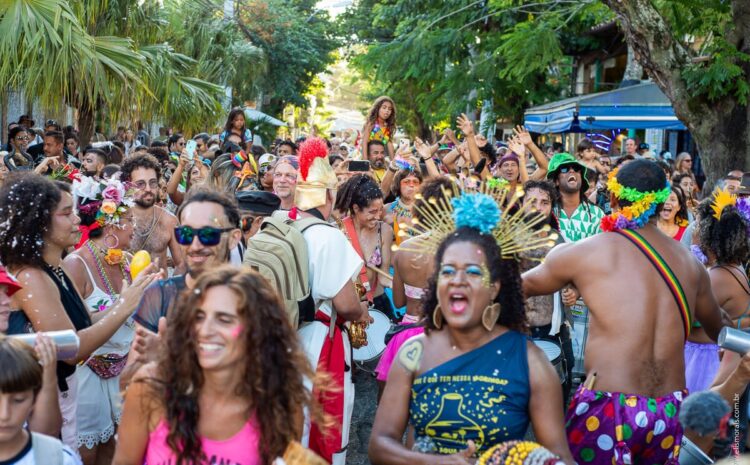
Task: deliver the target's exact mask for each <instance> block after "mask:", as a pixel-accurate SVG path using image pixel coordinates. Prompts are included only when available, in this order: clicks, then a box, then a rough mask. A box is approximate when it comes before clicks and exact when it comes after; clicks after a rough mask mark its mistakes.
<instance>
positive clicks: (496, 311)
mask: <svg viewBox="0 0 750 465" xmlns="http://www.w3.org/2000/svg"><path fill="white" fill-rule="evenodd" d="M499 316H500V304H499V303H497V302H495V303H494V304H492V305H488V306H487V307H486V308H485V309H484V311H483V312H482V326H484V329H486V330H487V331H492V328H494V327H495V324H496V323H497V318H498V317H499Z"/></svg>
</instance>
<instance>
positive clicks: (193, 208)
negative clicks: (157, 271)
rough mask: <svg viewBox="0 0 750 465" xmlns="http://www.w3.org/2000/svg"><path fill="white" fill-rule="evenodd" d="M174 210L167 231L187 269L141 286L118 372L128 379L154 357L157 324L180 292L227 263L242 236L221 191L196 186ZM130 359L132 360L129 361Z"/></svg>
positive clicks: (161, 325)
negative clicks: (123, 365) (127, 346)
mask: <svg viewBox="0 0 750 465" xmlns="http://www.w3.org/2000/svg"><path fill="white" fill-rule="evenodd" d="M177 216H178V218H179V220H180V225H179V226H178V225H175V227H173V228H172V230H171V232H172V233H173V235H174V238H175V240H176V241H177V242H178V243H179V244H180V248H181V249H182V253H183V254H184V255H185V257H186V262H187V273H186V274H184V275H177V276H173V277H171V278H169V279H163V280H160V281H157V282H155V283H153V284H152V285H150V286H149V287H147V288H146V290H145V291H144V292H143V297H142V298H141V302H140V304H138V309H137V310H136V312H135V315H134V316H133V319H134V320H135V322H136V335H135V338H134V339H133V344H132V349H133V350H134V351H135V352H131V353H134V354H136V355H135V356H134V357H130V358H128V368H127V370H126V372H125V371H124V372H123V375H122V377H123V378H126V379H125V381H121V382H124V383H127V380H128V379H129V378H130V377H131V376H132V374H133V373H135V372H136V371H137V370H138V368H139V367H140V365H142V364H144V363H148V362H150V361H152V360H153V359H154V357H155V356H156V355H157V354H158V352H159V347H158V344H159V336H158V333H159V331H160V330H163V329H164V328H165V326H164V325H165V324H167V322H166V321H164V322H161V321H160V320H161V319H162V318H166V319H168V315H169V314H170V312H172V311H173V309H174V307H175V304H176V302H177V298H178V297H179V294H180V292H181V291H182V290H184V289H188V290H190V289H193V286H195V283H196V281H197V279H198V276H200V274H201V273H203V272H204V271H206V270H209V269H212V268H215V267H217V266H220V265H223V264H225V263H229V259H230V254H231V251H232V250H234V249H235V248H236V247H237V246H238V245H239V243H240V241H241V240H242V232H241V231H240V228H239V227H238V226H239V224H240V211H239V209H238V208H237V204H236V203H235V201H234V199H232V198H230V197H228V196H227V195H226V194H222V193H219V192H215V191H211V190H208V189H201V190H198V191H196V192H195V193H193V194H192V195H191V196H190V197H188V198H186V199H185V201H184V202H183V204H182V205H180V208H179V210H177ZM131 359H132V363H131Z"/></svg>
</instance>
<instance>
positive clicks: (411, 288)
mask: <svg viewBox="0 0 750 465" xmlns="http://www.w3.org/2000/svg"><path fill="white" fill-rule="evenodd" d="M454 186H455V184H454V182H453V181H452V180H451V179H450V178H448V177H446V176H441V177H438V178H432V179H429V180H427V181H425V183H424V184H422V188H421V190H420V196H419V199H417V200H416V201H415V205H416V206H418V207H423V206H424V205H425V204H426V203H427V202H430V201H431V200H432V201H433V202H435V201H438V200H439V199H441V198H442V197H443V192H453V189H454ZM423 215H424V213H423V208H415V209H414V215H413V218H414V219H415V220H416V221H417V224H419V223H421V222H424V220H425V218H424V216H423ZM424 234H429V232H428V231H423V234H422V235H419V236H416V237H413V238H411V239H409V240H407V241H404V242H403V243H402V244H401V247H399V249H398V250H397V251H395V252H394V253H393V261H392V264H393V303H395V304H396V307H398V308H401V307H404V306H406V313H405V314H404V317H403V319H402V320H401V324H400V325H399V326H398V327H397V328H396V332H395V334H394V335H393V336H392V338H391V339H390V341H388V345H387V346H386V348H385V351H383V355H382V356H381V357H380V361H378V366H377V368H375V373H377V379H378V389H379V392H380V393H381V394H382V391H383V388H384V387H385V382H386V381H387V380H388V372H389V371H390V369H391V365H392V364H393V361H394V360H395V358H396V354H398V351H399V349H400V348H401V346H402V345H403V344H404V342H406V341H407V340H408V339H409V338H410V337H412V336H415V335H417V334H422V333H423V332H424V328H423V326H422V325H420V324H419V322H420V321H421V320H422V298H423V297H424V295H425V294H426V293H427V288H428V283H429V280H430V277H432V275H433V273H434V272H435V270H434V269H433V268H432V262H433V261H434V260H433V258H434V257H433V256H432V255H430V254H428V253H424V252H421V251H419V244H420V243H422V241H423V240H424Z"/></svg>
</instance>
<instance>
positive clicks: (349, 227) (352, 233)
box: [341, 216, 377, 303]
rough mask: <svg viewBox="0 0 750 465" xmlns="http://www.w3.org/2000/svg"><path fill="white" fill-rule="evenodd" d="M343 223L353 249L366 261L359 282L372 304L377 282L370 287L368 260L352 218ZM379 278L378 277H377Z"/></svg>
mask: <svg viewBox="0 0 750 465" xmlns="http://www.w3.org/2000/svg"><path fill="white" fill-rule="evenodd" d="M341 222H342V223H343V224H344V232H345V233H346V236H347V237H348V238H349V242H351V243H352V247H354V250H356V251H357V253H358V254H359V256H360V258H362V260H364V262H365V263H364V265H362V269H361V270H359V282H360V283H361V284H362V285H363V286H364V287H365V289H366V290H367V294H366V295H367V301H368V302H370V303H372V301H373V299H374V296H373V292H374V291H375V289H373V288H374V287H376V286H377V282H376V283H375V285H374V286H372V285H370V280H369V279H367V258H365V254H364V252H363V251H362V245H361V244H360V243H359V237H358V236H357V230H356V229H354V221H353V220H352V218H351V217H349V216H347V217H346V218H344V219H343V220H341ZM376 278H377V275H376Z"/></svg>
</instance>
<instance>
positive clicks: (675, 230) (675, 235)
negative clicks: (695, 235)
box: [656, 185, 688, 241]
mask: <svg viewBox="0 0 750 465" xmlns="http://www.w3.org/2000/svg"><path fill="white" fill-rule="evenodd" d="M656 226H657V227H658V228H659V231H661V232H663V233H664V234H666V235H667V236H669V237H671V238H672V239H674V240H676V241H679V240H681V239H682V235H683V234H685V230H686V229H687V226H688V208H687V203H686V202H685V195H684V194H683V192H682V189H681V188H680V187H679V186H674V185H673V186H672V193H671V194H669V198H668V199H667V201H666V202H664V205H662V206H661V210H660V211H659V219H658V220H657V222H656Z"/></svg>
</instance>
